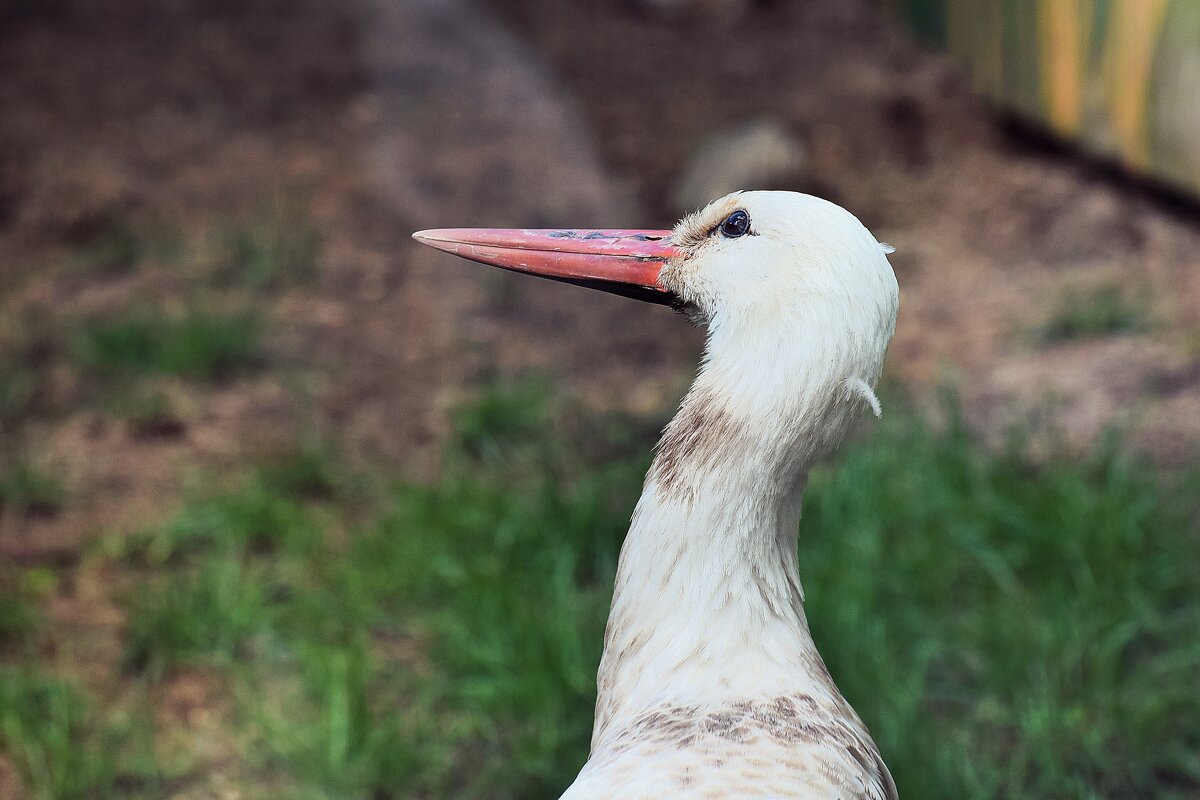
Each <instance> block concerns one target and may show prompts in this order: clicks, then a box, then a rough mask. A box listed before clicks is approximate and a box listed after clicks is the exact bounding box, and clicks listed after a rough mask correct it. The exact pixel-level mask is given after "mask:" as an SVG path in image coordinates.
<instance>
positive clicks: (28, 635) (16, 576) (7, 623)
mask: <svg viewBox="0 0 1200 800" xmlns="http://www.w3.org/2000/svg"><path fill="white" fill-rule="evenodd" d="M37 583H38V581H37V580H36V578H35V579H34V580H30V579H29V578H28V577H27V573H26V571H23V570H18V569H16V568H13V567H7V568H4V567H0V653H8V652H10V651H14V650H21V649H23V648H25V647H26V646H27V645H28V644H29V643H30V642H31V640H32V638H33V635H34V634H35V633H36V631H37V629H38V624H39V623H40V621H41V613H40V611H39V609H38V606H37V597H36V595H37V592H36V584H37Z"/></svg>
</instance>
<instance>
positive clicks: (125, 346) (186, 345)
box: [71, 307, 261, 380]
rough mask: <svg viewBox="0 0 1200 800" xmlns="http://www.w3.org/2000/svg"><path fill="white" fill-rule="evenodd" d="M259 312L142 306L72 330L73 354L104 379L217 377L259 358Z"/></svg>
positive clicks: (86, 369)
mask: <svg viewBox="0 0 1200 800" xmlns="http://www.w3.org/2000/svg"><path fill="white" fill-rule="evenodd" d="M260 334H261V325H260V324H259V321H258V319H257V317H255V316H254V315H252V314H250V313H245V312H237V313H231V312H216V311H207V310H203V309H200V308H195V307H193V308H189V309H188V310H187V311H186V312H185V313H184V314H182V315H181V316H171V315H168V314H165V313H163V312H161V311H158V310H152V309H141V310H138V311H135V312H133V313H130V314H128V315H126V316H122V317H118V318H115V319H101V320H93V321H91V322H88V323H86V324H84V325H83V326H81V327H80V328H79V330H78V331H76V332H75V336H74V341H73V343H72V347H71V360H72V361H73V363H74V364H75V366H76V367H77V368H79V369H80V370H81V371H83V372H84V373H85V374H89V375H94V376H97V377H99V378H102V379H110V380H111V379H129V378H131V377H134V376H139V375H154V374H163V375H178V376H183V377H188V378H195V379H201V380H217V379H221V378H225V377H228V376H230V375H232V374H234V373H236V372H238V371H241V370H246V369H249V368H251V367H253V366H255V365H257V364H258V363H259V362H260V360H261V347H260V343H259V337H260Z"/></svg>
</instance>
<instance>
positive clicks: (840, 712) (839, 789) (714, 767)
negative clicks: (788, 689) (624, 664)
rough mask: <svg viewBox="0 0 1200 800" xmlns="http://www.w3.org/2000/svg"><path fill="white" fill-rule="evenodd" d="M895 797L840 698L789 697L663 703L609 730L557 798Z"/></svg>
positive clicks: (866, 739) (798, 799)
mask: <svg viewBox="0 0 1200 800" xmlns="http://www.w3.org/2000/svg"><path fill="white" fill-rule="evenodd" d="M693 797H695V798H776V799H777V800H815V799H816V798H822V800H830V799H831V798H841V799H842V800H894V799H895V798H896V788H895V785H894V784H893V783H892V779H891V777H890V775H889V774H888V771H887V768H886V767H885V766H884V764H883V761H882V759H881V758H880V756H879V753H878V751H877V750H876V748H875V745H874V743H873V742H872V741H871V738H870V736H869V735H868V734H867V731H866V729H865V728H864V727H863V725H862V723H861V722H860V721H859V720H858V717H857V716H856V715H855V714H854V712H853V711H852V710H850V708H849V706H848V705H847V704H846V703H845V701H844V700H841V698H840V697H837V698H836V699H832V698H821V699H818V698H816V697H814V696H812V695H810V694H803V693H799V694H792V695H784V696H779V697H773V698H767V699H762V700H744V701H737V702H732V703H729V704H726V705H721V706H717V707H709V708H701V707H698V706H682V705H664V706H661V707H659V708H655V709H652V710H650V711H647V712H646V713H644V714H642V715H640V716H639V717H637V718H636V719H635V720H633V721H632V722H631V723H630V724H629V725H627V726H625V727H624V728H623V729H621V730H619V731H616V732H614V734H613V735H612V736H611V737H610V738H608V739H607V740H606V744H605V746H603V748H602V749H600V750H598V751H596V752H593V753H592V756H591V758H590V759H589V761H588V764H587V767H586V768H585V769H584V771H583V772H582V773H581V774H580V776H579V779H578V780H577V781H576V782H575V784H574V785H573V786H572V787H571V789H570V791H568V792H567V793H566V794H565V795H563V800H592V799H593V798H596V799H597V800H598V798H612V799H613V800H649V798H693Z"/></svg>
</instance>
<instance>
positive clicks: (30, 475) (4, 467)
mask: <svg viewBox="0 0 1200 800" xmlns="http://www.w3.org/2000/svg"><path fill="white" fill-rule="evenodd" d="M2 455H3V454H2V453H0V515H2V514H6V513H13V514H17V515H19V516H25V515H29V514H33V515H37V516H50V515H53V514H55V513H57V512H58V511H59V510H61V509H62V507H63V503H64V502H65V501H66V490H65V489H64V488H63V485H62V483H60V482H59V481H58V479H57V478H54V477H53V476H51V475H47V474H46V473H45V472H43V471H41V470H39V469H37V468H36V467H34V466H33V465H32V464H30V463H29V462H28V461H26V460H24V459H22V458H15V457H11V458H3V457H2Z"/></svg>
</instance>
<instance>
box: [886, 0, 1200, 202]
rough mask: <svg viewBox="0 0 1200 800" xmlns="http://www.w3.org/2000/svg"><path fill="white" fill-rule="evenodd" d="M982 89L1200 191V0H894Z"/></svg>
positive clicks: (890, 0)
mask: <svg viewBox="0 0 1200 800" xmlns="http://www.w3.org/2000/svg"><path fill="white" fill-rule="evenodd" d="M887 4H888V5H889V6H891V8H892V11H893V13H894V14H895V15H896V16H898V17H899V18H900V19H902V20H903V21H905V22H906V23H907V24H908V25H909V26H910V27H911V28H912V29H913V30H914V31H915V32H916V33H917V34H918V35H919V36H921V37H922V38H923V39H925V40H926V41H928V42H930V43H932V44H934V45H936V46H938V47H940V48H942V49H944V50H945V51H946V52H947V53H948V54H949V55H950V57H951V58H953V59H954V60H955V61H956V62H957V63H958V64H960V65H961V66H962V68H963V69H964V70H965V71H966V73H967V75H968V76H969V77H970V79H971V81H972V82H973V83H974V85H975V86H976V88H977V89H978V90H979V91H980V92H982V93H983V94H985V95H987V96H988V97H990V98H992V99H993V100H995V101H997V102H999V103H1001V104H1003V105H1005V106H1007V107H1009V108H1012V109H1013V110H1015V111H1016V112H1017V113H1019V114H1022V115H1024V116H1026V117H1029V118H1031V119H1033V120H1035V121H1037V122H1039V123H1040V124H1042V125H1044V126H1045V127H1047V128H1048V129H1049V130H1051V131H1053V132H1054V133H1056V134H1058V135H1060V136H1063V137H1067V138H1071V139H1075V140H1077V141H1079V142H1080V143H1081V144H1082V145H1083V146H1084V147H1086V148H1088V149H1090V150H1092V151H1093V152H1096V153H1099V154H1101V155H1104V156H1108V157H1113V158H1116V159H1118V160H1119V161H1121V162H1122V163H1124V164H1125V165H1127V166H1128V167H1130V168H1132V169H1135V170H1138V171H1143V172H1145V173H1148V174H1150V175H1152V176H1154V177H1156V178H1158V179H1160V180H1163V181H1166V182H1169V183H1172V184H1174V185H1176V186H1178V187H1180V188H1186V189H1188V190H1190V191H1192V192H1193V193H1200V0H887Z"/></svg>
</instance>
